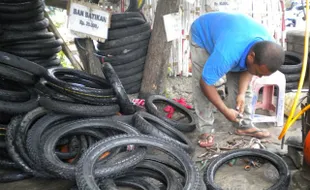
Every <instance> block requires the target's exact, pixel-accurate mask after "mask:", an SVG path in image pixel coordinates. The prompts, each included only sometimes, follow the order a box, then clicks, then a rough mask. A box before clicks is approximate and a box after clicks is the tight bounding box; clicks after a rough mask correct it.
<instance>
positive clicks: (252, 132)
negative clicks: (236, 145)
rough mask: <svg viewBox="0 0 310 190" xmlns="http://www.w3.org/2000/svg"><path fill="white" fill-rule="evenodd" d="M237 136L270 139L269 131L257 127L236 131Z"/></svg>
mask: <svg viewBox="0 0 310 190" xmlns="http://www.w3.org/2000/svg"><path fill="white" fill-rule="evenodd" d="M235 134H236V135H241V136H251V137H255V138H258V139H263V138H268V137H270V133H269V131H265V130H261V129H258V128H256V127H251V128H246V129H236V130H235Z"/></svg>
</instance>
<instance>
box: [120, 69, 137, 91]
mask: <svg viewBox="0 0 310 190" xmlns="http://www.w3.org/2000/svg"><path fill="white" fill-rule="evenodd" d="M142 78H143V73H142V72H141V73H138V74H136V75H133V76H129V77H125V78H120V80H121V82H122V84H123V86H125V85H127V84H130V83H134V82H137V81H141V80H142ZM125 88H126V87H125Z"/></svg>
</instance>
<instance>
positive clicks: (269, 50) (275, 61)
mask: <svg viewBox="0 0 310 190" xmlns="http://www.w3.org/2000/svg"><path fill="white" fill-rule="evenodd" d="M252 51H253V52H254V53H255V60H254V63H255V64H258V65H263V64H264V65H266V66H267V68H268V70H269V71H270V72H272V73H273V72H275V71H277V70H278V69H279V68H280V67H281V65H282V64H283V63H284V59H285V53H284V51H283V48H282V47H281V46H280V45H278V44H276V43H275V42H271V41H262V42H257V43H255V44H254V46H253V47H252Z"/></svg>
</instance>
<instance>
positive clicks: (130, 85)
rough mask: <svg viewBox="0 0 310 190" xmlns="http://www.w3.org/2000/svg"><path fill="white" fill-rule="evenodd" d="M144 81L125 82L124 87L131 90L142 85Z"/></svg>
mask: <svg viewBox="0 0 310 190" xmlns="http://www.w3.org/2000/svg"><path fill="white" fill-rule="evenodd" d="M141 83H142V80H138V81H135V82H132V83H128V84H124V87H125V89H126V90H129V89H131V88H136V87H140V86H141Z"/></svg>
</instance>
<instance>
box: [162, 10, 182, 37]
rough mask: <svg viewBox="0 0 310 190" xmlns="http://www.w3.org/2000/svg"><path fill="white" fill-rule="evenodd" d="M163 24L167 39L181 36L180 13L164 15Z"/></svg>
mask: <svg viewBox="0 0 310 190" xmlns="http://www.w3.org/2000/svg"><path fill="white" fill-rule="evenodd" d="M164 25H165V30H166V37H167V41H168V42H170V41H172V40H175V39H178V38H179V37H180V36H181V31H182V29H181V25H182V23H181V16H180V13H172V14H168V15H164Z"/></svg>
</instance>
